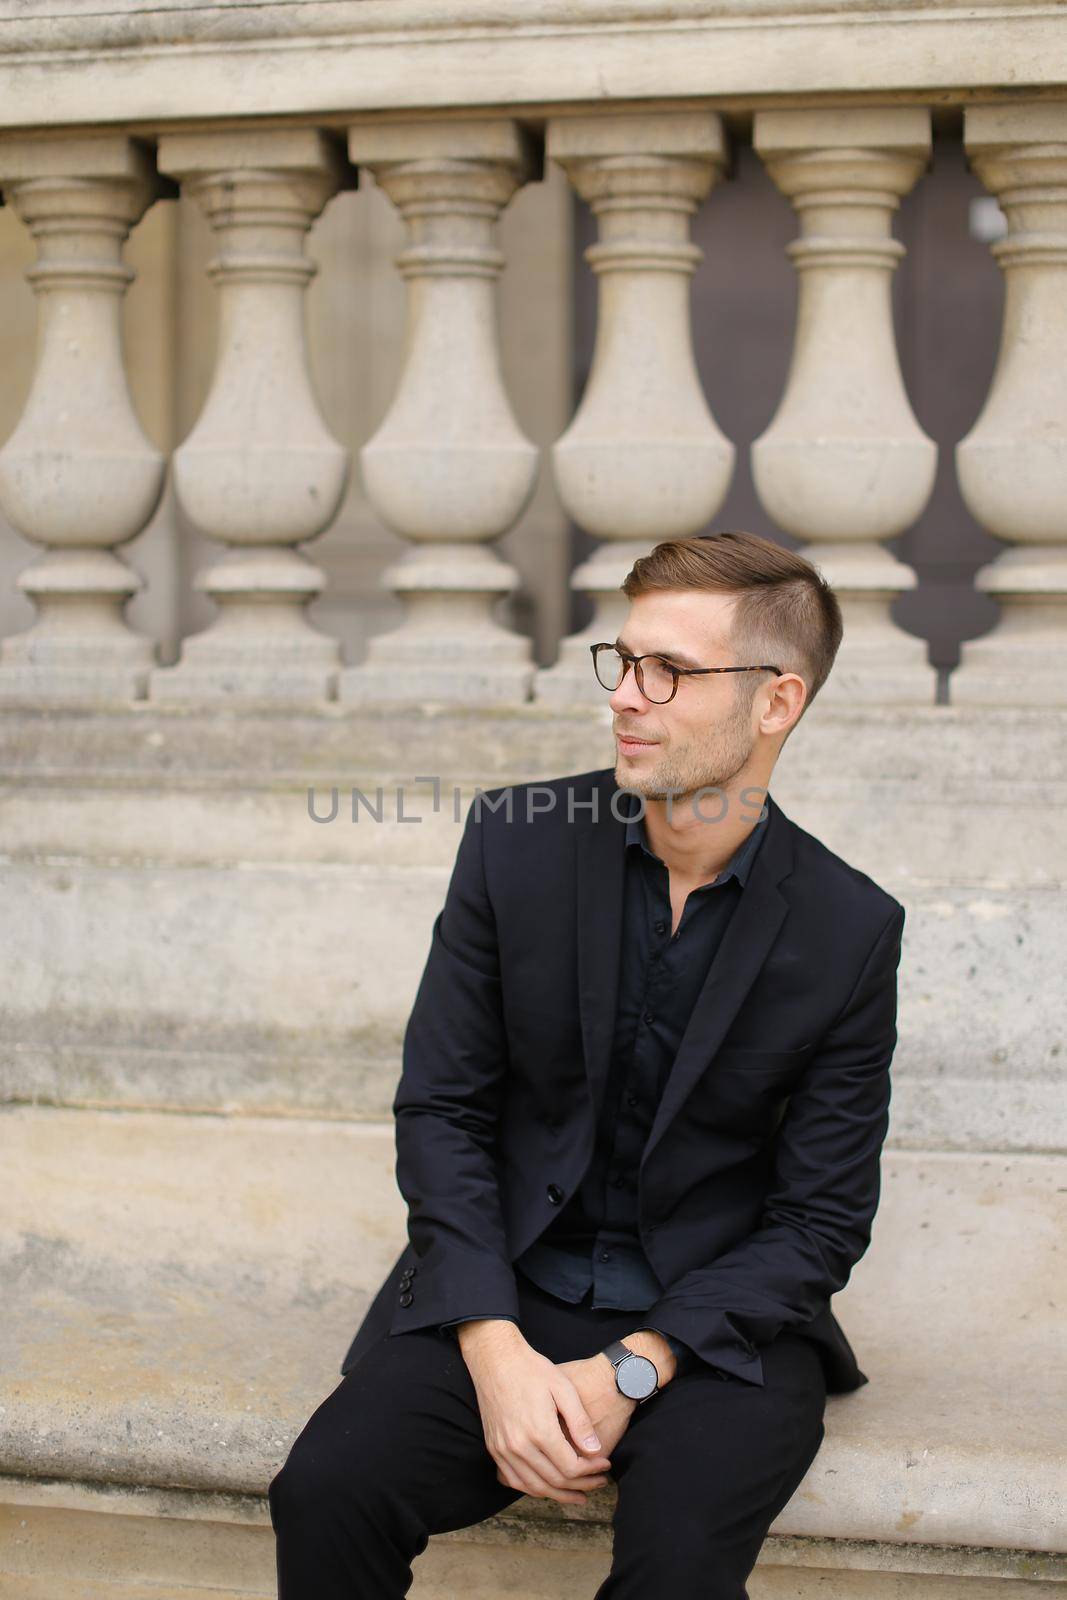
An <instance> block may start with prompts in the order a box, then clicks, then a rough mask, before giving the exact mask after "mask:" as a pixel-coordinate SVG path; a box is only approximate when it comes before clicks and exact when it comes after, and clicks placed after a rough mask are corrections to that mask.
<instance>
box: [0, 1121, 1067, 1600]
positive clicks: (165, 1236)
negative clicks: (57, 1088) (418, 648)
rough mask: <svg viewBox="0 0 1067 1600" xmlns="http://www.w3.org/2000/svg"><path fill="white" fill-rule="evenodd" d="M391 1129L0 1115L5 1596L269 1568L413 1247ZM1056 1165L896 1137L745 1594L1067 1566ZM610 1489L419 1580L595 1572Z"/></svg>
mask: <svg viewBox="0 0 1067 1600" xmlns="http://www.w3.org/2000/svg"><path fill="white" fill-rule="evenodd" d="M393 1157H394V1151H393V1139H392V1128H391V1126H390V1125H389V1124H387V1123H382V1124H380V1125H377V1126H375V1125H372V1124H366V1123H364V1124H360V1123H348V1122H342V1121H322V1120H316V1119H311V1118H307V1119H293V1118H288V1119H279V1118H266V1117H256V1116H240V1117H237V1116H235V1117H221V1116H190V1115H182V1114H169V1115H168V1114H160V1113H156V1112H140V1113H131V1112H119V1111H97V1112H90V1111H78V1110H71V1109H66V1108H52V1107H31V1106H22V1107H9V1108H7V1109H6V1110H5V1111H4V1112H3V1114H2V1115H0V1167H2V1170H3V1171H4V1174H5V1180H6V1182H5V1192H6V1203H5V1206H4V1209H3V1213H2V1215H0V1278H2V1281H3V1282H4V1283H5V1285H8V1286H10V1293H9V1294H8V1296H7V1315H6V1316H5V1319H4V1322H3V1325H2V1327H0V1372H2V1373H3V1378H2V1380H0V1383H2V1392H0V1405H2V1406H3V1411H2V1413H0V1416H2V1423H3V1427H2V1430H0V1478H2V1480H3V1483H2V1485H0V1507H2V1510H0V1597H3V1600H14V1597H15V1596H16V1595H17V1596H18V1600H36V1597H38V1596H40V1597H41V1600H43V1597H44V1596H45V1595H47V1596H48V1600H65V1597H67V1596H71V1597H73V1596H77V1597H79V1600H95V1597H96V1596H98V1595H99V1596H101V1597H103V1596H108V1597H109V1600H110V1597H111V1596H116V1597H117V1596H118V1595H120V1594H121V1595H123V1596H125V1597H126V1600H130V1596H135V1595H140V1594H142V1593H143V1594H144V1595H145V1596H147V1595H149V1594H151V1595H152V1596H153V1600H160V1596H170V1595H173V1596H175V1597H178V1596H181V1597H183V1600H190V1597H193V1596H201V1595H204V1596H206V1595H207V1594H211V1595H212V1596H213V1597H214V1600H219V1597H220V1596H224V1597H225V1596H229V1595H233V1596H236V1595H242V1596H245V1595H270V1594H272V1593H273V1592H274V1591H273V1587H272V1584H273V1571H272V1560H273V1535H272V1533H271V1530H270V1527H269V1519H268V1517H267V1513H266V1506H265V1500H264V1495H265V1490H266V1485H267V1483H268V1482H269V1481H270V1478H271V1477H272V1476H273V1473H274V1472H275V1471H276V1470H277V1468H278V1467H279V1466H280V1465H281V1463H282V1461H283V1460H284V1459H285V1456H286V1455H287V1453H288V1449H289V1447H290V1445H291V1443H292V1441H293V1439H294V1438H295V1437H296V1434H297V1433H298V1432H299V1430H300V1428H301V1427H302V1426H303V1423H304V1422H305V1420H306V1419H307V1417H308V1416H309V1415H310V1414H311V1411H312V1410H313V1409H314V1408H315V1406H316V1405H317V1404H318V1403H319V1401H320V1400H321V1399H323V1398H324V1397H325V1395H326V1394H327V1393H329V1392H330V1391H331V1390H332V1389H333V1388H334V1387H335V1386H336V1384H337V1383H338V1382H339V1381H340V1374H339V1369H340V1362H341V1359H342V1358H343V1355H344V1353H345V1350H346V1349H347V1345H348V1342H349V1339H350V1338H351V1335H352V1333H353V1332H354V1331H355V1328H356V1326H357V1324H358V1322H359V1320H360V1319H361V1317H362V1315H363V1311H364V1309H365V1307H366V1305H367V1303H368V1297H369V1296H370V1294H371V1293H372V1292H373V1291H374V1289H375V1288H376V1287H377V1285H378V1283H379V1282H380V1281H381V1278H382V1277H383V1276H384V1273H385V1271H386V1269H387V1268H388V1266H389V1265H390V1264H391V1262H392V1261H393V1260H394V1259H395V1255H396V1253H397V1252H398V1250H399V1248H400V1246H401V1244H402V1243H403V1238H404V1226H403V1218H404V1208H403V1202H402V1200H401V1198H400V1196H399V1194H398V1193H397V1191H396V1187H395V1180H394V1177H393ZM1064 1181H1065V1180H1064V1164H1063V1162H1062V1160H1059V1159H1057V1158H1054V1157H1051V1156H1045V1155H1019V1154H1014V1155H994V1154H985V1155H979V1154H971V1155H967V1154H954V1153H948V1154H945V1153H937V1152H907V1151H894V1152H887V1155H886V1157H885V1161H884V1182H883V1199H882V1204H881V1207H880V1210H879V1214H878V1217H877V1219H876V1222H875V1232H874V1240H873V1243H872V1247H871V1250H870V1252H869V1253H868V1255H867V1256H866V1257H865V1258H864V1260H863V1261H862V1262H861V1263H860V1264H859V1266H858V1267H857V1269H856V1272H855V1273H854V1275H853V1280H852V1282H851V1283H850V1284H849V1286H848V1288H847V1289H846V1290H845V1291H844V1292H843V1293H842V1294H841V1295H839V1296H838V1297H837V1298H836V1300H835V1311H836V1312H837V1315H838V1316H839V1318H840V1320H841V1322H842V1325H843V1327H844V1328H845V1330H846V1332H847V1334H848V1336H849V1338H850V1340H851V1342H852V1344H853V1346H854V1348H855V1349H856V1352H857V1356H858V1358H859V1360H860V1364H861V1366H862V1368H863V1370H864V1371H865V1372H866V1373H867V1374H868V1376H869V1378H870V1380H871V1381H870V1383H869V1384H867V1385H865V1386H864V1387H863V1388H862V1389H860V1390H858V1391H856V1392H855V1393H854V1394H850V1395H841V1396H833V1397H831V1399H830V1401H829V1403H828V1407H827V1431H826V1439H825V1441H824V1444H823V1447H822V1449H821V1450H820V1452H819V1455H818V1456H817V1457H816V1460H815V1462H814V1463H813V1465H812V1468H811V1470H810V1472H809V1473H808V1475H807V1477H806V1478H805V1480H804V1482H803V1483H802V1484H801V1485H800V1487H799V1489H798V1491H797V1493H796V1494H795V1495H794V1497H793V1500H792V1501H791V1502H790V1504H789V1506H787V1507H786V1508H785V1510H784V1511H783V1512H782V1514H781V1516H780V1517H779V1518H778V1520H777V1522H776V1524H775V1526H774V1530H773V1535H774V1537H773V1538H772V1540H771V1541H770V1542H769V1544H768V1547H767V1549H766V1550H765V1552H764V1556H763V1558H762V1559H761V1563H760V1567H759V1568H758V1569H757V1571H758V1574H759V1584H758V1585H756V1584H755V1583H754V1584H753V1587H752V1591H751V1592H752V1594H753V1597H754V1600H757V1597H761V1596H766V1597H767V1600H770V1597H771V1596H782V1597H783V1600H784V1596H785V1595H787V1594H788V1595H794V1596H803V1597H805V1600H806V1597H807V1596H808V1595H809V1594H810V1595H811V1596H812V1597H813V1600H814V1596H815V1594H816V1590H818V1593H819V1595H820V1597H821V1596H824V1595H827V1596H837V1595H840V1596H844V1597H856V1600H860V1597H866V1596H871V1597H874V1596H880V1595H882V1594H885V1595H887V1596H888V1595H889V1594H892V1595H894V1596H905V1597H908V1600H911V1596H913V1595H914V1596H915V1597H918V1596H920V1595H921V1596H923V1597H924V1600H925V1597H926V1596H933V1597H935V1600H936V1597H937V1596H939V1595H944V1596H945V1597H946V1600H948V1597H950V1596H955V1595H957V1594H959V1595H960V1596H963V1595H966V1596H967V1597H968V1600H984V1597H985V1595H987V1594H988V1595H989V1596H992V1595H993V1594H994V1593H996V1594H997V1595H1000V1594H1002V1593H1003V1594H1004V1595H1005V1600H1007V1586H1008V1584H1009V1583H1012V1584H1015V1585H1016V1588H1015V1589H1013V1590H1012V1592H1013V1593H1014V1592H1017V1585H1018V1582H1019V1580H1020V1579H1026V1580H1028V1581H1029V1582H1030V1583H1031V1584H1033V1585H1034V1586H1039V1585H1041V1586H1044V1585H1049V1586H1050V1585H1051V1584H1052V1583H1053V1582H1057V1581H1058V1582H1062V1581H1067V1563H1065V1561H1064V1559H1063V1557H1064V1550H1065V1547H1067V1541H1065V1540H1064V1538H1063V1532H1062V1530H1063V1528H1064V1526H1065V1525H1067V1521H1065V1517H1064V1506H1063V1491H1064V1484H1063V1475H1062V1466H1061V1459H1062V1454H1061V1452H1062V1440H1061V1426H1060V1424H1061V1418H1062V1414H1063V1376H1062V1372H1063V1363H1062V1360H1061V1359H1060V1340H1059V1333H1058V1328H1059V1326H1060V1323H1059V1320H1058V1319H1059V1313H1058V1311H1057V1309H1056V1304H1055V1299H1056V1291H1057V1287H1059V1288H1062V1269H1061V1268H1060V1266H1059V1263H1058V1255H1057V1252H1058V1250H1059V1247H1060V1243H1061V1234H1062V1220H1061V1219H1062V1202H1061V1200H1060V1195H1061V1194H1062V1189H1063V1186H1064ZM613 1503H614V1490H613V1488H612V1487H611V1486H609V1487H608V1488H606V1489H604V1490H603V1491H601V1492H600V1493H599V1494H598V1495H597V1496H596V1497H594V1499H592V1500H591V1501H590V1502H589V1503H588V1504H587V1505H586V1506H584V1507H581V1508H578V1507H558V1506H555V1505H552V1504H549V1503H547V1502H543V1501H534V1500H523V1501H521V1502H519V1503H518V1505H517V1506H516V1507H515V1508H512V1510H511V1511H510V1512H509V1513H507V1514H505V1516H503V1517H501V1518H495V1519H492V1521H491V1522H489V1523H485V1524H481V1525H479V1527H478V1528H476V1529H468V1530H462V1531H461V1533H459V1534H456V1535H449V1536H447V1538H441V1539H435V1540H432V1541H431V1548H430V1550H428V1551H427V1552H426V1555H425V1556H424V1557H421V1558H420V1559H419V1562H418V1563H417V1564H416V1572H417V1577H418V1582H417V1586H416V1588H415V1589H414V1590H413V1594H415V1595H416V1596H419V1597H422V1600H431V1597H433V1600H436V1597H440V1600H444V1597H445V1596H446V1595H452V1594H454V1593H456V1592H458V1591H459V1590H460V1589H462V1591H463V1593H464V1594H465V1595H470V1594H473V1595H480V1594H485V1595H486V1596H488V1595H489V1594H491V1593H495V1594H499V1593H501V1592H508V1593H514V1594H516V1595H519V1596H520V1597H526V1600H532V1597H534V1596H542V1595H543V1596H545V1597H546V1600H547V1597H548V1596H549V1595H553V1596H555V1595H558V1594H559V1593H563V1592H575V1593H577V1592H583V1587H587V1588H588V1592H590V1593H592V1592H593V1588H594V1587H595V1583H594V1578H596V1579H597V1581H599V1578H597V1575H599V1577H602V1576H603V1575H604V1573H605V1572H606V1570H607V1565H608V1560H609V1551H610V1520H611V1512H612V1508H613ZM49 1563H51V1564H52V1565H51V1567H50V1566H49ZM587 1577H588V1584H587V1583H586V1579H587ZM883 1579H884V1583H883ZM561 1584H563V1587H560V1585H561ZM64 1585H65V1587H64ZM94 1585H95V1587H94ZM138 1585H140V1587H138ZM494 1585H495V1586H496V1587H495V1588H494ZM553 1585H555V1587H553ZM964 1585H966V1587H964Z"/></svg>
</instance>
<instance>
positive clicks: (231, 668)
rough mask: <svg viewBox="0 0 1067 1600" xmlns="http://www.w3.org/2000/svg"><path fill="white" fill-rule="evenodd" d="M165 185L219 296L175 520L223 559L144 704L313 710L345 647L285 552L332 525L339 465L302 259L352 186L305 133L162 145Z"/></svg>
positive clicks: (183, 455)
mask: <svg viewBox="0 0 1067 1600" xmlns="http://www.w3.org/2000/svg"><path fill="white" fill-rule="evenodd" d="M159 165H160V168H161V170H163V171H165V172H169V173H172V174H173V175H174V176H175V177H177V178H179V179H180V180H181V183H182V187H183V192H184V193H186V194H189V195H193V196H194V197H195V198H196V200H197V201H198V202H199V203H200V205H201V206H202V207H203V210H204V212H205V214H206V216H207V217H208V220H209V221H210V223H211V226H212V228H213V229H214V230H215V233H216V235H217V239H218V254H217V255H216V256H215V258H214V260H213V261H212V262H211V264H210V266H209V267H208V272H209V275H210V277H211V278H212V280H213V282H214V283H215V284H216V285H217V286H218V291H219V347H218V356H217V360H216V364H215V373H214V378H213V381H212V386H211V390H210V393H209V395H208V398H207V401H206V403H205V405H204V408H203V411H202V412H201V414H200V416H199V418H198V419H197V422H196V425H195V427H194V428H193V430H192V432H191V433H190V434H189V436H188V438H187V439H186V440H185V441H184V443H183V444H182V445H181V446H180V447H179V448H178V450H177V451H176V452H175V455H174V486H175V492H176V495H177V498H178V501H179V504H180V505H181V508H182V510H183V511H184V513H185V514H186V516H187V517H188V518H189V520H190V521H191V522H192V523H193V524H194V525H195V526H196V527H197V528H199V529H200V531H201V532H202V533H204V534H205V535H207V537H209V538H211V539H214V540H217V541H218V542H219V543H220V544H221V545H223V546H224V547H225V550H224V554H223V555H222V556H221V558H220V559H219V560H217V561H215V562H213V563H212V564H211V565H210V566H209V567H208V568H207V569H206V570H205V571H203V572H201V573H200V574H199V575H198V576H197V578H196V580H195V582H196V587H197V588H198V589H200V590H203V591H205V592H206V593H207V594H209V595H210V596H211V598H212V599H213V600H214V601H215V602H216V603H217V605H218V607H219V613H218V616H217V617H216V618H215V619H214V620H213V621H212V622H211V624H210V625H209V626H208V627H207V628H206V629H204V630H203V631H202V632H200V633H196V634H193V635H191V636H190V637H188V638H186V639H185V640H183V642H182V648H181V656H180V659H179V661H178V662H177V664H176V665H175V666H173V667H158V668H156V670H155V671H154V672H153V673H152V676H151V680H150V684H149V694H150V697H151V698H152V699H153V700H166V701H178V700H180V701H204V700H207V701H217V700H220V699H225V700H229V701H244V702H260V701H262V702H267V703H272V702H277V701H281V702H294V701H318V700H322V699H325V698H329V697H331V696H332V695H333V694H334V693H335V691H336V684H337V673H338V669H339V666H340V647H339V645H338V643H337V641H336V640H334V639H331V638H328V637H327V636H326V635H325V634H323V633H320V632H319V631H318V630H317V629H316V628H314V627H313V626H312V625H311V623H310V622H309V620H308V618H307V615H306V608H307V606H308V604H309V603H310V602H311V601H312V600H313V599H314V598H315V596H316V595H318V594H319V593H320V591H321V590H322V588H323V586H324V583H325V577H324V574H323V573H322V571H321V570H320V569H319V568H318V567H316V566H315V565H314V564H313V563H312V562H311V561H309V560H308V558H307V557H306V556H305V555H304V554H303V553H302V552H301V551H300V550H298V549H297V548H296V547H297V546H298V545H301V544H305V543H306V542H307V541H308V540H310V539H314V538H316V537H317V535H319V534H320V533H322V532H323V531H324V530H325V529H326V528H327V527H329V525H330V523H331V522H332V521H333V518H334V517H335V515H336V513H337V510H338V507H339V506H340V504H341V500H342V497H343V495H344V491H345V486H346V483H347V479H348V469H349V455H348V451H347V450H345V449H344V448H343V447H342V446H341V445H340V444H338V443H337V442H336V440H334V439H333V438H332V437H331V436H330V433H329V431H328V430H327V428H326V424H325V423H324V422H323V420H322V416H321V414H320V412H319V408H318V405H317V402H316V400H315V397H314V394H313V391H312V387H311V380H310V375H309V371H308V359H307V346H306V337H305V328H304V291H305V289H306V287H307V285H308V283H309V282H310V281H311V279H312V278H313V277H314V275H315V273H316V271H317V270H318V269H317V267H316V266H315V264H314V262H312V261H310V260H309V259H308V258H307V256H306V255H305V249H304V247H305V241H306V237H307V234H308V231H309V229H310V227H311V224H312V223H313V222H314V220H315V218H316V217H317V216H318V215H319V213H320V212H321V211H322V209H323V207H324V206H325V205H326V203H327V201H328V200H329V199H330V198H331V196H332V195H333V194H334V193H335V192H336V191H337V190H338V189H339V188H342V187H349V188H351V187H354V186H355V181H356V179H355V174H353V173H352V172H351V171H350V169H349V168H348V165H347V162H346V161H345V158H344V155H343V152H342V151H341V150H340V149H339V148H338V147H337V146H336V145H335V144H334V143H333V142H332V141H331V140H330V139H329V138H328V137H327V136H326V135H324V134H323V133H321V132H320V131H318V130H317V129H314V128H272V129H269V130H255V131H253V130H251V129H241V130H231V131H228V132H202V133H201V132H195V133H173V134H165V135H163V136H162V137H161V139H160V141H159Z"/></svg>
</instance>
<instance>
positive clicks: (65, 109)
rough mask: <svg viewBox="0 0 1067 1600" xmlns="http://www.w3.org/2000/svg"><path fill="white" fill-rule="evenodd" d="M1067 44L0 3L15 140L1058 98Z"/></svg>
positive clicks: (797, 15) (961, 3) (775, 15)
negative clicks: (30, 131) (391, 117)
mask: <svg viewBox="0 0 1067 1600" xmlns="http://www.w3.org/2000/svg"><path fill="white" fill-rule="evenodd" d="M1065 34H1067V8H1064V7H1063V6H1061V5H1058V4H1048V3H1046V4H1035V3H1032V0H999V3H996V4H971V3H968V0H937V3H924V0H893V3H892V4H885V3H882V0H851V3H850V4H842V3H841V0H675V3H673V4H671V5H670V6H669V7H668V6H664V5H663V3H662V0H525V3H524V4H523V5H522V7H521V8H520V7H516V6H515V5H514V4H513V3H512V0H450V3H445V0H276V3H273V4H256V5H253V4H245V3H243V0H223V3H221V4H214V5H209V4H203V3H200V0H154V3H152V4H151V5H149V4H147V3H145V0H101V3H99V4H96V5H94V6H92V7H89V6H86V5H85V4H84V3H83V0H0V128H4V127H31V126H56V125H60V126H68V127H69V126H75V125H81V126H91V125H94V124H99V123H101V122H103V121H112V122H115V121H119V120H121V121H122V123H123V124H124V125H125V126H127V127H129V126H130V125H131V124H132V125H134V126H135V127H136V125H137V124H139V123H144V124H151V125H153V126H154V125H156V124H158V123H159V122H161V121H168V120H183V119H189V118H205V117H218V118H232V117H252V116H255V117H274V116H292V115H302V116H310V115H313V116H316V117H324V118H326V119H329V118H331V117H332V118H333V119H334V120H341V121H343V120H344V119H345V118H346V117H350V116H351V114H352V113H353V112H362V111H388V110H396V111H400V110H404V109H406V108H410V107H423V108H427V109H432V108H434V107H441V108H456V107H464V106H517V105H522V106H528V107H530V108H537V107H540V108H543V109H545V110H548V109H551V108H554V107H558V106H560V105H563V104H573V105H578V106H588V105H590V104H594V105H599V104H603V102H604V101H605V100H608V101H611V102H613V103H614V102H624V103H625V102H633V103H636V104H641V103H643V102H647V101H648V100H650V99H651V100H655V99H660V100H662V99H664V98H670V99H672V100H679V99H685V98H687V97H688V98H690V99H695V100H699V101H700V102H701V103H704V104H707V103H708V102H709V101H713V102H717V103H719V104H721V105H723V106H725V107H729V106H731V105H733V106H735V107H736V106H738V105H739V104H740V105H741V106H746V105H750V104H751V103H752V102H753V101H754V100H755V98H756V97H759V99H760V100H761V102H762V103H764V104H765V103H766V97H767V96H775V97H777V98H778V99H779V100H780V101H784V103H797V101H798V100H800V101H801V102H802V101H805V100H809V99H810V98H811V97H813V96H838V97H840V96H843V95H847V96H849V97H850V98H851V97H854V96H857V95H859V96H873V97H879V98H881V99H882V100H883V101H884V100H885V99H886V98H892V97H894V96H903V95H906V96H908V97H909V98H910V99H913V100H914V99H929V100H933V99H936V100H937V101H938V102H939V103H941V104H951V103H953V102H956V103H962V102H964V101H967V100H969V99H972V98H974V97H975V96H978V97H981V98H983V99H990V100H996V99H998V98H1000V99H1003V98H1010V97H1015V96H1017V95H1018V94H1019V93H1020V91H1022V92H1031V91H1033V92H1038V93H1040V92H1050V91H1051V92H1055V91H1056V90H1058V89H1059V90H1062V89H1063V87H1064V85H1065V83H1067V67H1065V65H1064V63H1065V62H1067V51H1065V50H1064V49H1063V48H1062V40H1063V38H1064V35H1065ZM831 35H832V48H828V45H829V43H830V38H831ZM594 40H595V44H594ZM1057 42H1059V43H1060V45H1061V47H1060V48H1057V47H1056V45H1057ZM235 59H239V62H240V70H238V71H235Z"/></svg>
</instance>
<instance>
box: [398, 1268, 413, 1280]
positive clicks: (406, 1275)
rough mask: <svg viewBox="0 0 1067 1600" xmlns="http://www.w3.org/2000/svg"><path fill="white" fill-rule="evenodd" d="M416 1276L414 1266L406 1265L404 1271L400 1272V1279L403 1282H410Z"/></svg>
mask: <svg viewBox="0 0 1067 1600" xmlns="http://www.w3.org/2000/svg"><path fill="white" fill-rule="evenodd" d="M414 1276H415V1268H414V1267H405V1268H404V1270H403V1272H402V1273H401V1274H400V1281H401V1283H410V1282H411V1280H412V1278H413V1277H414Z"/></svg>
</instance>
